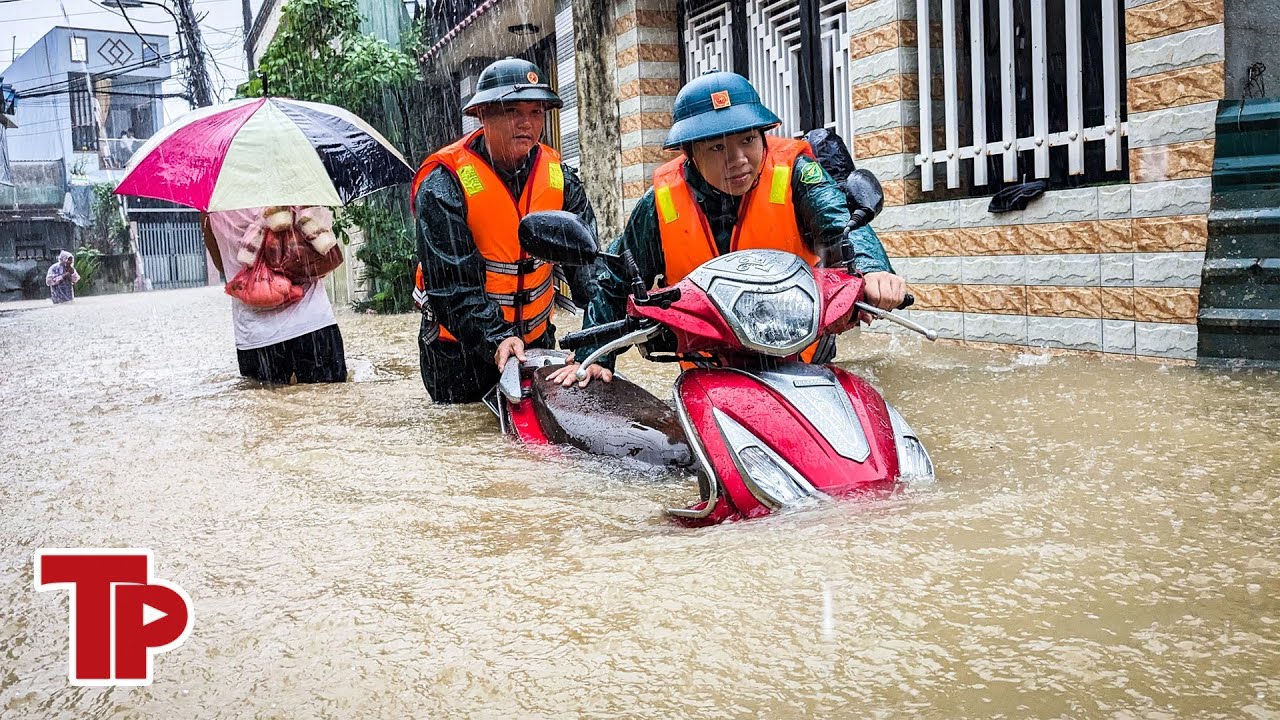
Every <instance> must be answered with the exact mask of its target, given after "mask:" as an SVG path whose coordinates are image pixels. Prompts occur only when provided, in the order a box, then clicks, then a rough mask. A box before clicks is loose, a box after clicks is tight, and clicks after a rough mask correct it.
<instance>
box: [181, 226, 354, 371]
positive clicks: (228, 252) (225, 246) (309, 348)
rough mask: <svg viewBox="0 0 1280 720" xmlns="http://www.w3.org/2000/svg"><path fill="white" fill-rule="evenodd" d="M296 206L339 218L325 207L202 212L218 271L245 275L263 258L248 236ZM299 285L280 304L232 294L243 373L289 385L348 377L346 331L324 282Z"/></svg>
mask: <svg viewBox="0 0 1280 720" xmlns="http://www.w3.org/2000/svg"><path fill="white" fill-rule="evenodd" d="M295 210H296V211H297V214H298V215H301V216H320V217H324V218H327V221H328V224H329V225H330V226H332V224H333V214H332V213H331V212H330V211H329V210H328V209H327V208H322V207H321V208H317V207H312V208H242V209H237V210H223V211H220V212H212V213H203V214H201V218H200V219H201V230H202V231H203V232H202V234H203V235H204V244H205V248H207V249H208V251H209V256H210V257H211V258H212V259H213V263H214V265H215V266H216V267H217V268H218V271H219V272H221V273H222V274H223V276H224V277H226V278H227V279H228V280H229V281H230V280H232V279H233V278H237V277H239V276H241V273H243V272H244V271H245V269H246V268H251V267H252V266H253V264H254V263H255V262H256V261H257V248H255V247H253V246H252V245H251V244H250V243H248V242H246V239H251V238H258V239H260V238H263V237H264V236H265V234H266V233H267V232H270V229H269V228H268V227H267V223H268V222H269V220H268V218H269V217H270V216H271V215H273V214H276V213H281V212H284V213H288V214H290V215H292V214H293V213H294V211H295ZM268 211H275V212H274V213H273V212H268ZM304 213H305V215H304ZM290 224H292V223H290ZM228 284H230V283H228ZM290 286H292V284H290ZM298 287H299V290H300V292H301V297H300V298H298V299H296V300H294V299H292V298H289V299H284V300H281V301H280V302H279V304H277V305H275V306H274V307H266V306H264V305H266V304H267V303H264V304H262V305H257V306H255V305H254V304H250V303H249V302H246V301H245V300H242V299H241V298H240V297H236V296H235V295H232V299H231V324H232V330H233V331H234V335H235V340H236V364H237V365H238V366H239V369H240V375H241V376H242V377H246V378H249V379H250V380H257V381H259V382H264V383H267V384H270V385H288V384H289V382H290V381H291V380H293V379H296V380H297V381H298V382H300V383H338V382H345V381H346V379H347V358H346V354H345V352H344V350H343V345H342V332H341V330H339V329H338V321H337V319H336V318H334V316H333V307H332V306H331V305H330V304H329V296H328V295H326V294H325V291H324V283H323V282H322V281H321V280H320V279H318V278H317V279H312V280H310V281H307V282H303V283H301V284H299V285H298ZM228 294H231V293H228Z"/></svg>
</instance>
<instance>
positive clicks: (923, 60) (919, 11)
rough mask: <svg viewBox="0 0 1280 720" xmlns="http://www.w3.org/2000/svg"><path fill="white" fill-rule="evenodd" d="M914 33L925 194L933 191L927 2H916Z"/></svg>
mask: <svg viewBox="0 0 1280 720" xmlns="http://www.w3.org/2000/svg"><path fill="white" fill-rule="evenodd" d="M916 27H917V28H919V29H918V30H917V32H916V35H917V37H919V40H920V50H919V53H918V57H919V58H920V60H919V62H920V68H919V73H918V77H919V80H920V155H919V157H917V158H916V164H917V165H919V166H920V187H921V189H923V190H925V191H926V192H927V191H929V190H932V189H933V161H934V153H933V64H932V58H931V57H930V56H929V43H930V36H931V35H932V34H933V33H932V32H930V29H929V0H916Z"/></svg>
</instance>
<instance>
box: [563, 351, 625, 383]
mask: <svg viewBox="0 0 1280 720" xmlns="http://www.w3.org/2000/svg"><path fill="white" fill-rule="evenodd" d="M578 367H579V364H578V363H576V362H574V361H573V356H572V355H570V356H569V362H568V364H566V365H565V366H564V367H562V368H560V369H558V370H556V371H555V372H553V373H551V374H550V375H548V376H547V380H548V381H549V382H553V383H556V384H558V385H563V386H564V387H569V386H570V385H573V384H574V383H578V387H580V388H584V387H586V386H587V385H589V384H591V381H592V380H595V379H597V378H598V379H600V380H603V381H604V382H613V371H612V370H610V369H608V368H604V367H600V366H599V365H592V366H591V367H589V368H587V377H586V378H584V379H583V380H581V381H579V380H578V378H577V376H576V375H575V374H574V373H576V372H578Z"/></svg>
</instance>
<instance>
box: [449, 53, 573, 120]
mask: <svg viewBox="0 0 1280 720" xmlns="http://www.w3.org/2000/svg"><path fill="white" fill-rule="evenodd" d="M525 101H532V102H540V103H546V105H547V107H549V108H558V107H561V106H563V105H564V102H563V101H562V100H560V96H559V95H557V94H556V93H555V91H554V90H552V89H551V86H550V85H548V84H547V80H546V78H545V77H543V75H542V71H541V70H539V69H538V66H537V65H534V64H533V63H531V62H529V61H528V60H521V59H519V58H513V57H508V58H503V59H501V60H495V61H493V62H491V63H489V65H488V66H486V67H485V69H484V70H481V71H480V78H479V80H477V81H476V94H475V95H472V96H471V100H469V101H468V102H467V104H466V105H465V106H463V108H462V112H463V114H465V115H472V116H475V115H476V109H477V108H479V107H480V106H481V105H492V104H494V103H501V102H509V103H517V102H525Z"/></svg>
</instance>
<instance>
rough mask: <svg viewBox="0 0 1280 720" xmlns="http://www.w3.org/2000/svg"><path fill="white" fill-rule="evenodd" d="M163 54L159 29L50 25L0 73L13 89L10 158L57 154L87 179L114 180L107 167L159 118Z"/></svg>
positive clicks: (121, 162)
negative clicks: (137, 32) (140, 32)
mask: <svg viewBox="0 0 1280 720" xmlns="http://www.w3.org/2000/svg"><path fill="white" fill-rule="evenodd" d="M168 54H169V40H168V38H167V37H165V36H163V35H147V34H143V35H142V36H141V37H139V36H137V35H134V34H132V33H127V32H125V33H121V32H114V31H104V30H93V29H87V28H73V27H55V28H53V29H52V30H50V31H49V32H48V33H46V34H45V35H44V36H43V37H42V38H40V39H39V40H38V41H36V42H35V44H33V45H32V46H31V47H30V48H28V49H27V51H26V52H24V53H22V54H21V55H19V56H18V57H17V58H16V59H15V60H14V61H13V64H11V65H10V66H9V67H8V68H6V69H5V70H4V71H3V73H2V75H3V77H4V79H5V83H6V84H10V85H12V86H13V88H14V90H15V92H16V94H17V103H16V108H15V110H16V112H15V113H14V118H15V121H16V124H17V127H15V128H11V129H9V131H8V140H9V159H10V161H12V162H32V161H36V162H39V161H49V160H62V161H63V162H64V163H65V164H66V167H67V172H68V173H69V174H70V175H75V176H78V177H81V178H86V179H87V180H88V182H108V181H110V180H112V179H119V175H120V173H119V172H113V171H119V170H121V169H123V168H124V166H125V164H127V163H128V160H129V156H130V155H132V153H133V150H134V149H136V148H137V147H138V146H139V145H141V143H142V142H144V141H145V140H146V139H147V138H149V137H151V135H152V134H153V133H155V131H156V130H159V129H160V127H162V126H163V125H164V103H163V96H164V93H163V91H162V89H161V85H162V83H163V81H164V80H165V79H167V78H168V77H169V75H170V72H171V68H170V64H169V62H168V61H167V60H166V59H165V58H167V57H168Z"/></svg>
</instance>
